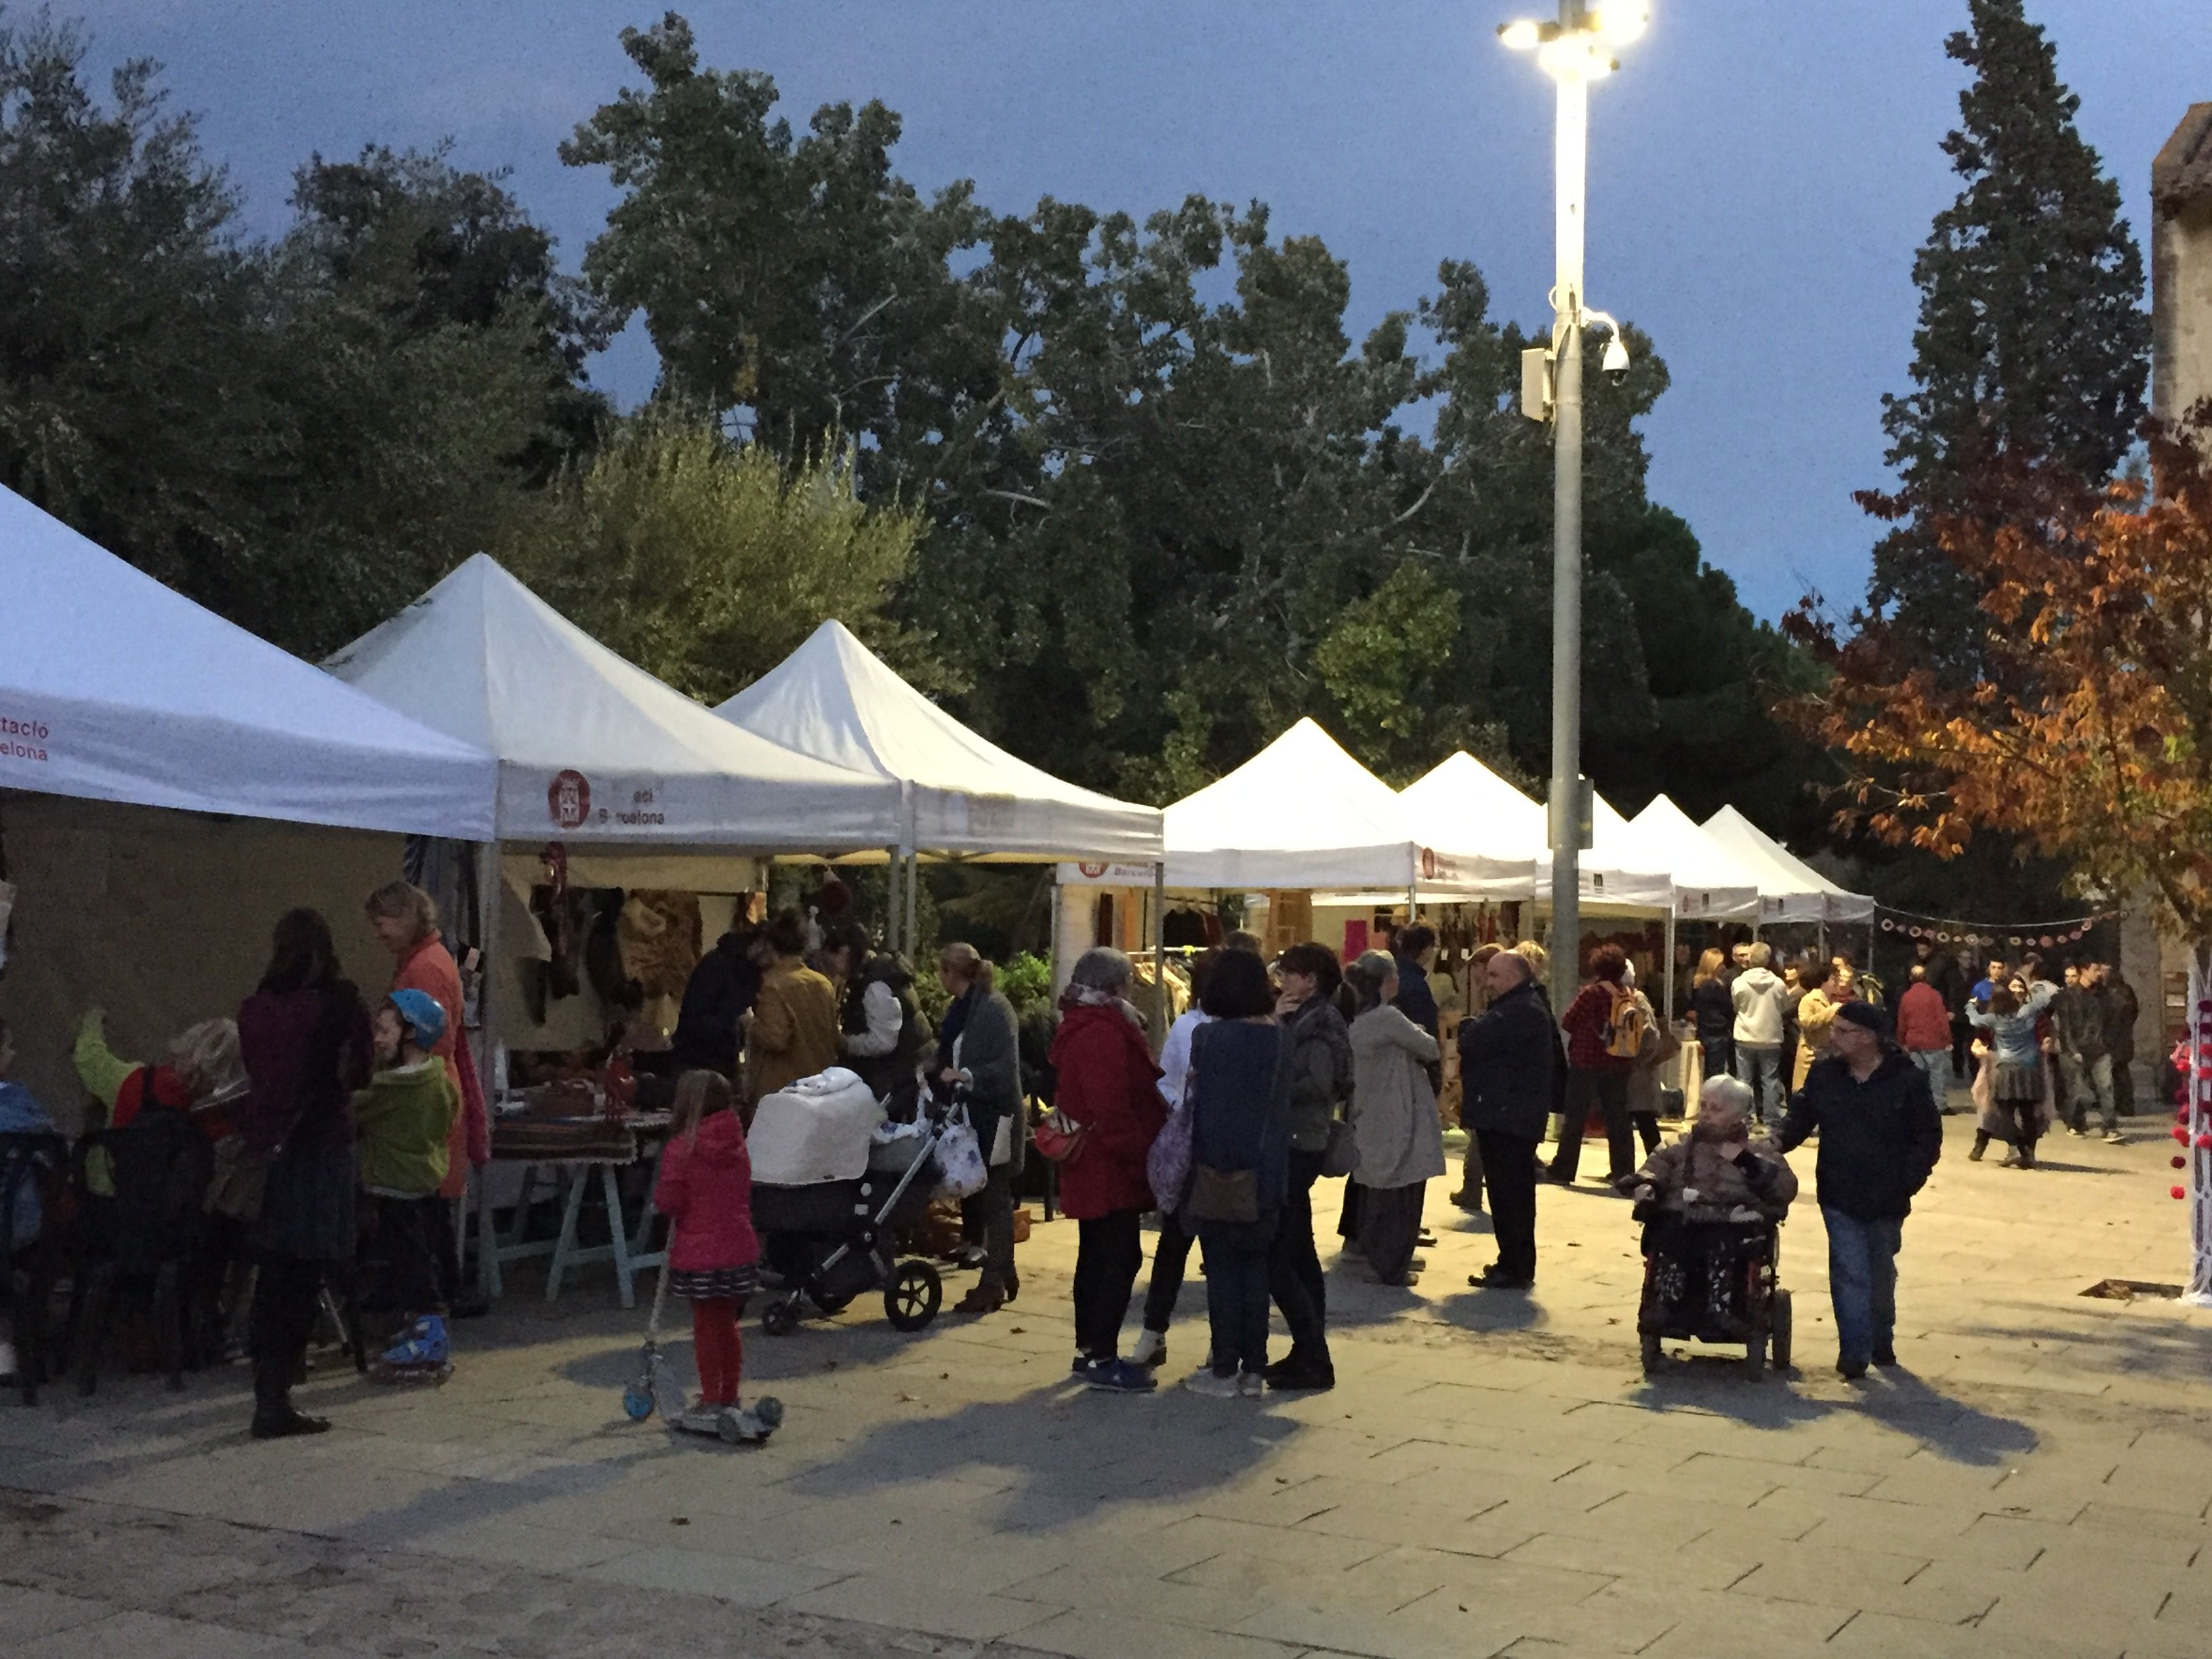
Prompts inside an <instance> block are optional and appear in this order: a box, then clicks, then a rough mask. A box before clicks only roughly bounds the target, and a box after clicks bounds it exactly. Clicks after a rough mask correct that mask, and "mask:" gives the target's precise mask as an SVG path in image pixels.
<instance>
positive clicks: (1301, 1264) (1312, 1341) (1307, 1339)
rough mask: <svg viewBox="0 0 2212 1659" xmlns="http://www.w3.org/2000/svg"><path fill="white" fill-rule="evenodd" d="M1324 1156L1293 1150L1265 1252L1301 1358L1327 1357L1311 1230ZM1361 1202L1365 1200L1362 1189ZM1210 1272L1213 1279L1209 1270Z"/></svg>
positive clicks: (1270, 1283)
mask: <svg viewBox="0 0 2212 1659" xmlns="http://www.w3.org/2000/svg"><path fill="white" fill-rule="evenodd" d="M1321 1161H1322V1154H1321V1153H1320V1152H1300V1151H1298V1150H1297V1148H1296V1147H1295V1146H1294V1147H1292V1148H1291V1184H1290V1191H1289V1193H1288V1194H1286V1195H1285V1198H1284V1200H1283V1218H1282V1221H1281V1223H1280V1224H1279V1225H1278V1226H1277V1227H1276V1229H1275V1243H1274V1246H1273V1249H1270V1250H1269V1251H1268V1252H1267V1291H1268V1294H1269V1295H1271V1296H1273V1297H1274V1299H1275V1305H1276V1306H1277V1307H1279V1308H1280V1309H1281V1310H1283V1322H1284V1323H1285V1324H1286V1325H1288V1326H1289V1327H1290V1328H1291V1352H1293V1353H1295V1354H1297V1356H1298V1357H1299V1358H1302V1359H1306V1358H1311V1359H1326V1358H1328V1281H1327V1280H1326V1279H1323V1278H1322V1273H1321V1253H1320V1252H1319V1251H1318V1250H1316V1249H1314V1232H1313V1189H1314V1182H1316V1181H1318V1180H1320V1179H1321ZM1361 1201H1362V1203H1363V1204H1364V1202H1365V1194H1362V1196H1361ZM1362 1214H1363V1216H1364V1211H1363V1212H1362ZM1207 1277H1208V1279H1211V1278H1212V1274H1211V1272H1209V1273H1208V1275H1207Z"/></svg>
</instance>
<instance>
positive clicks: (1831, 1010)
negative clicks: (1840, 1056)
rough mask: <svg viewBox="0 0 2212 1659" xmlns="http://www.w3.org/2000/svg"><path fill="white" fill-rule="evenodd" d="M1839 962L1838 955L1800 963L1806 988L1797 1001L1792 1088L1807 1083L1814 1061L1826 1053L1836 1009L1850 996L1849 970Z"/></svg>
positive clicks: (1800, 980)
mask: <svg viewBox="0 0 2212 1659" xmlns="http://www.w3.org/2000/svg"><path fill="white" fill-rule="evenodd" d="M1840 962H1841V958H1839V957H1836V958H1831V959H1829V960H1827V961H1825V962H1824V961H1822V960H1821V959H1820V957H1817V956H1808V957H1806V958H1805V960H1804V961H1803V962H1802V963H1799V964H1798V968H1797V982H1798V983H1799V984H1800V985H1802V986H1804V987H1806V990H1805V994H1804V995H1803V996H1802V998H1800V999H1799V1000H1798V1003H1797V1058H1796V1069H1795V1070H1794V1071H1792V1073H1790V1087H1791V1088H1792V1089H1802V1088H1803V1087H1804V1086H1805V1079H1806V1077H1807V1075H1808V1073H1810V1072H1811V1071H1812V1069H1813V1062H1814V1060H1818V1059H1820V1056H1821V1055H1823V1054H1826V1053H1827V1051H1828V1030H1829V1027H1830V1026H1832V1024H1834V1023H1835V1018H1836V1010H1837V1009H1838V1008H1840V1007H1842V1006H1844V1003H1845V1002H1847V1001H1848V1000H1850V984H1849V981H1847V980H1846V978H1845V975H1846V973H1847V972H1848V971H1849V970H1848V969H1844V968H1843V967H1842V966H1840V965H1839V964H1840Z"/></svg>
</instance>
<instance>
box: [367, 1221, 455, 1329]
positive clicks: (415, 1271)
mask: <svg viewBox="0 0 2212 1659" xmlns="http://www.w3.org/2000/svg"><path fill="white" fill-rule="evenodd" d="M369 1202H370V1203H371V1205H373V1206H374V1213H375V1216H376V1231H375V1233H374V1236H373V1237H372V1238H371V1239H370V1241H369V1249H370V1255H369V1261H370V1264H371V1267H372V1268H373V1273H374V1276H373V1278H372V1279H371V1281H370V1290H369V1294H368V1296H367V1297H363V1298H362V1307H363V1308H365V1309H367V1310H370V1311H372V1312H375V1313H395V1314H410V1315H414V1314H429V1313H437V1314H441V1313H443V1312H445V1311H446V1308H447V1287H448V1286H449V1285H450V1284H451V1282H452V1273H451V1265H452V1262H453V1249H452V1244H453V1220H452V1218H451V1217H450V1216H448V1215H447V1212H446V1200H444V1199H442V1198H440V1197H439V1196H438V1195H437V1194H435V1193H433V1194H430V1195H429V1196H428V1197H427V1198H393V1197H391V1196H389V1195H387V1194H381V1193H379V1194H374V1195H373V1196H372V1197H371V1198H370V1200H369Z"/></svg>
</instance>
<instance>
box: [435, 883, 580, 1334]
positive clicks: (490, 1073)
mask: <svg viewBox="0 0 2212 1659" xmlns="http://www.w3.org/2000/svg"><path fill="white" fill-rule="evenodd" d="M505 881H506V878H505V876H503V875H502V874H501V872H500V867H499V842H498V841H497V840H492V841H488V842H482V843H480V844H479V845H478V846H477V910H478V913H479V914H478V915H477V955H478V957H480V958H481V965H480V966H479V967H478V968H477V1048H476V1054H475V1056H474V1058H475V1060H476V1062H477V1085H478V1086H479V1087H480V1088H482V1089H483V1097H484V1115H485V1118H486V1120H487V1121H486V1124H485V1130H484V1132H485V1133H486V1134H487V1135H489V1133H490V1132H491V1131H490V1123H489V1119H490V1117H491V1115H492V1113H493V1111H494V1110H495V1109H496V1108H497V1106H498V1104H499V1084H500V1079H499V1076H498V1073H497V1072H496V1070H495V1067H494V1065H493V1060H494V1057H495V1055H496V1054H498V1052H499V1037H498V1035H497V1027H496V1026H495V1024H494V1022H493V1018H492V1014H493V996H492V986H493V983H494V981H495V980H496V979H497V977H498V967H499V913H500V909H501V902H502V901H503V900H504V899H505V898H506V897H507V889H506V886H505ZM461 1036H462V1041H464V1042H466V1041H467V1040H468V1034H467V1033H466V1032H463V1033H462V1034H461ZM490 1172H491V1170H490V1165H489V1164H487V1165H485V1166H484V1167H483V1169H480V1170H471V1171H470V1172H469V1177H470V1180H471V1181H473V1182H475V1184H476V1192H475V1193H474V1194H473V1195H472V1194H471V1193H470V1192H469V1190H468V1188H467V1185H466V1184H465V1183H464V1185H463V1187H462V1189H461V1212H460V1214H459V1216H458V1217H457V1218H456V1220H457V1221H458V1222H459V1225H458V1226H456V1227H455V1228H454V1229H453V1255H454V1261H453V1276H454V1282H455V1283H456V1284H459V1283H461V1282H462V1280H463V1279H464V1276H465V1273H466V1270H467V1267H468V1250H469V1211H470V1209H471V1203H470V1200H471V1196H473V1198H474V1200H475V1203H474V1206H473V1207H474V1208H475V1210H476V1212H477V1294H479V1295H482V1296H489V1297H497V1296H498V1294H499V1290H500V1282H499V1258H498V1251H499V1241H498V1239H497V1238H496V1237H494V1234H493V1230H492V1225H491V1189H490V1183H489V1179H488V1177H489V1175H490ZM617 1225H620V1223H619V1222H617Z"/></svg>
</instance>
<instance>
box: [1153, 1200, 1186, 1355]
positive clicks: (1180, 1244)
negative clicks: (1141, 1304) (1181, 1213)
mask: <svg viewBox="0 0 2212 1659" xmlns="http://www.w3.org/2000/svg"><path fill="white" fill-rule="evenodd" d="M1196 1242H1197V1241H1196V1240H1194V1238H1193V1237H1191V1235H1190V1234H1188V1233H1187V1232H1185V1231H1183V1226H1182V1223H1181V1222H1180V1221H1178V1220H1176V1218H1175V1214H1174V1212H1172V1211H1164V1212H1162V1213H1161V1216H1160V1240H1159V1243H1157V1244H1155V1245H1153V1246H1152V1283H1151V1284H1149V1285H1146V1287H1145V1328H1146V1330H1148V1331H1164V1330H1165V1329H1167V1328H1168V1322H1169V1321H1170V1320H1171V1319H1173V1318H1174V1317H1175V1310H1176V1297H1178V1296H1181V1295H1182V1276H1183V1272H1184V1269H1185V1268H1186V1267H1188V1265H1189V1262H1190V1247H1191V1246H1192V1244H1194V1243H1196Z"/></svg>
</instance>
